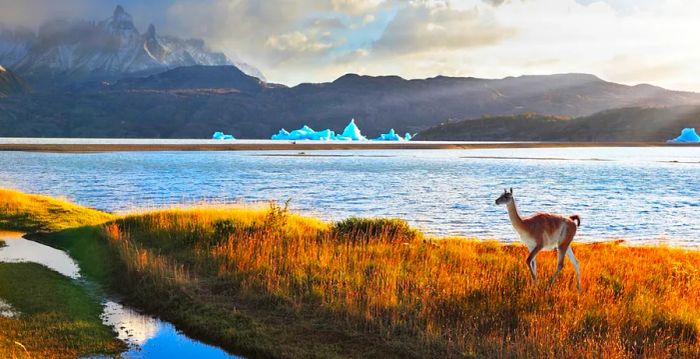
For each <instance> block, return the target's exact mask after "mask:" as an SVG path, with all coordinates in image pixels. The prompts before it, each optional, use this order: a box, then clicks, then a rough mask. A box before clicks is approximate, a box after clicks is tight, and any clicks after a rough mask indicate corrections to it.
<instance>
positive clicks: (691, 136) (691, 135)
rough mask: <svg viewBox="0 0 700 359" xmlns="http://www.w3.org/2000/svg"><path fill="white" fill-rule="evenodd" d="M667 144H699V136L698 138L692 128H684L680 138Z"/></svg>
mask: <svg viewBox="0 0 700 359" xmlns="http://www.w3.org/2000/svg"><path fill="white" fill-rule="evenodd" d="M667 142H700V136H698V134H697V132H695V129H694V128H684V129H683V131H681V135H680V136H678V137H676V138H674V139H672V140H668V141H667Z"/></svg>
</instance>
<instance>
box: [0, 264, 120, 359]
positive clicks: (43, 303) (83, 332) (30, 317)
mask: <svg viewBox="0 0 700 359" xmlns="http://www.w3.org/2000/svg"><path fill="white" fill-rule="evenodd" d="M0 298H2V299H3V300H4V301H5V302H7V303H9V304H10V305H12V307H13V309H14V310H16V311H18V312H19V313H20V314H19V315H17V316H14V317H11V318H7V317H2V316H0V358H30V357H31V358H76V357H80V356H85V355H95V354H117V353H119V352H121V351H123V350H124V349H125V345H124V343H122V342H121V341H119V340H117V339H116V338H115V337H114V336H115V335H114V333H113V332H112V329H111V328H109V327H107V326H105V325H102V321H101V320H100V314H101V312H102V307H101V306H100V304H99V303H98V302H97V301H96V300H95V298H93V297H91V296H89V295H88V294H87V293H86V292H85V290H84V289H83V288H82V287H80V286H79V285H78V284H76V283H74V282H73V281H71V280H70V279H68V278H66V277H64V276H62V275H60V274H58V273H56V272H53V271H51V270H49V269H47V268H45V267H43V266H41V265H38V264H34V263H0Z"/></svg>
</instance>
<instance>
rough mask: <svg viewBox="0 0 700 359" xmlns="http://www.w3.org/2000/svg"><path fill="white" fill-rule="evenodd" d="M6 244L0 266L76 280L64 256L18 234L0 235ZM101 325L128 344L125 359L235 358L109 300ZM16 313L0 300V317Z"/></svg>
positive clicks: (70, 262)
mask: <svg viewBox="0 0 700 359" xmlns="http://www.w3.org/2000/svg"><path fill="white" fill-rule="evenodd" d="M0 239H2V240H4V241H5V243H6V244H7V246H6V247H3V248H0V262H34V263H39V264H41V265H44V266H46V267H48V268H50V269H53V270H55V271H56V272H59V273H61V274H63V275H65V276H67V277H70V278H73V279H79V278H80V270H79V268H78V265H77V264H76V263H75V261H73V259H72V258H71V257H70V256H68V255H67V254H66V253H65V252H63V251H60V250H58V249H55V248H51V247H49V246H45V245H43V244H40V243H36V242H32V241H29V240H26V239H24V238H22V237H21V234H18V233H0ZM103 305H104V311H103V313H102V316H101V318H102V322H103V323H104V324H106V325H109V326H111V327H112V328H114V330H115V331H116V332H117V334H118V338H119V339H121V340H123V341H125V342H126V343H127V344H129V350H128V351H127V352H125V353H123V354H122V356H123V357H125V358H144V359H149V358H237V357H236V356H233V355H230V354H228V353H227V352H225V351H224V350H222V349H220V348H217V347H215V346H211V345H208V344H204V343H202V342H199V341H196V340H193V339H191V338H189V337H187V336H186V335H185V334H183V333H181V332H180V331H178V330H177V329H176V328H175V326H173V325H172V324H170V323H168V322H164V321H162V320H160V319H157V318H154V317H151V316H149V315H145V314H142V313H139V312H138V311H136V310H134V309H132V308H129V307H126V306H124V305H122V304H119V303H117V302H115V301H112V300H105V301H104V302H103ZM16 314H17V313H16V312H15V311H13V310H12V307H11V306H10V305H9V304H7V303H5V302H3V301H2V299H0V315H2V316H13V315H16Z"/></svg>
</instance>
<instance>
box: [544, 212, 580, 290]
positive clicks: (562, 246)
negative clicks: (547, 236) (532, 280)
mask: <svg viewBox="0 0 700 359" xmlns="http://www.w3.org/2000/svg"><path fill="white" fill-rule="evenodd" d="M575 235H576V225H571V226H569V227H568V228H567V229H566V237H564V240H563V241H561V242H560V243H559V246H557V258H558V261H557V270H556V271H555V272H554V275H552V279H551V280H550V281H549V285H550V286H551V285H552V284H554V281H555V280H556V279H557V276H558V275H559V272H561V269H562V268H564V257H565V256H566V255H567V254H568V253H569V252H571V256H569V258H570V259H571V257H572V256H573V254H574V252H573V251H571V242H572V241H573V240H574V236H575ZM575 260H576V258H574V259H573V260H572V261H571V263H572V264H573V265H574V268H576V278H577V279H578V278H579V276H578V262H574V261H575ZM578 288H579V291H581V284H580V281H579V282H578Z"/></svg>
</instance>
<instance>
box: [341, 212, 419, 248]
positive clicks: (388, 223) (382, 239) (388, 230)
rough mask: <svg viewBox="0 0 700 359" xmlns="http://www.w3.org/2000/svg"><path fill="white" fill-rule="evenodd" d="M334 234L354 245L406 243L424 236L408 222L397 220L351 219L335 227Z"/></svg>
mask: <svg viewBox="0 0 700 359" xmlns="http://www.w3.org/2000/svg"><path fill="white" fill-rule="evenodd" d="M333 233H334V234H335V235H336V236H337V238H338V239H340V240H342V241H349V242H351V243H353V244H369V243H397V244H398V243H405V242H411V241H413V240H416V239H418V238H420V237H421V236H422V234H421V232H420V231H418V230H416V229H413V228H411V226H410V225H409V224H408V222H406V221H404V220H402V219H397V218H360V217H350V218H348V219H345V220H343V221H340V222H336V223H335V224H334V225H333Z"/></svg>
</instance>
